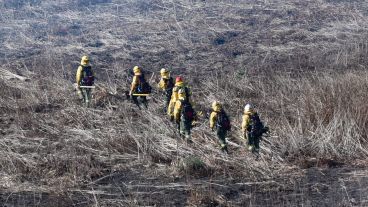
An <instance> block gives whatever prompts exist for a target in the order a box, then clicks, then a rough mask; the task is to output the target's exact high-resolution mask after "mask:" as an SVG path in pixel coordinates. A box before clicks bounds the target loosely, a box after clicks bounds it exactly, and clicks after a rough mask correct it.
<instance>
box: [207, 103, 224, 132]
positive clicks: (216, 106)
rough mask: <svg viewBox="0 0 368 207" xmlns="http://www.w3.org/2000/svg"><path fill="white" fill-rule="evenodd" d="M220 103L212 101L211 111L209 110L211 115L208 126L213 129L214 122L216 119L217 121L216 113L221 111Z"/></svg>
mask: <svg viewBox="0 0 368 207" xmlns="http://www.w3.org/2000/svg"><path fill="white" fill-rule="evenodd" d="M221 109H222V107H221V104H220V103H218V102H214V103H213V104H212V110H213V111H212V112H211V115H210V128H211V129H214V127H215V124H216V121H217V117H218V114H219V113H220V112H221Z"/></svg>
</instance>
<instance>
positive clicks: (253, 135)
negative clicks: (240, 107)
mask: <svg viewBox="0 0 368 207" xmlns="http://www.w3.org/2000/svg"><path fill="white" fill-rule="evenodd" d="M241 130H242V132H243V138H244V139H245V140H246V143H247V147H248V150H249V151H251V152H256V153H258V152H259V143H260V140H261V138H262V135H263V134H264V133H266V132H267V131H268V127H265V126H264V125H263V123H262V122H261V120H260V118H259V116H258V113H257V112H256V111H255V110H254V109H253V107H252V105H251V104H246V105H245V107H244V114H243V121H242V125H241Z"/></svg>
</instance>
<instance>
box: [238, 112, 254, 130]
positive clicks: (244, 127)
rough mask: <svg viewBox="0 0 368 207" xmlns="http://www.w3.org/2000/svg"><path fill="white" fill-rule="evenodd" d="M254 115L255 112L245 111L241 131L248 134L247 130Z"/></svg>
mask: <svg viewBox="0 0 368 207" xmlns="http://www.w3.org/2000/svg"><path fill="white" fill-rule="evenodd" d="M252 115H253V111H244V114H243V122H242V125H241V130H242V132H246V131H247V128H248V126H249V124H250V117H251V116H252Z"/></svg>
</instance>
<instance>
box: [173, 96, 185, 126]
mask: <svg viewBox="0 0 368 207" xmlns="http://www.w3.org/2000/svg"><path fill="white" fill-rule="evenodd" d="M181 100H183V99H178V100H176V101H175V106H174V120H175V121H176V122H179V121H180V116H181V108H182V103H181Z"/></svg>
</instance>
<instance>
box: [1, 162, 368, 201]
mask: <svg viewBox="0 0 368 207" xmlns="http://www.w3.org/2000/svg"><path fill="white" fill-rule="evenodd" d="M218 179H220V180H218ZM367 184H368V174H367V171H366V170H365V169H360V168H351V167H342V168H315V167H313V168H309V169H305V170H304V174H303V175H295V174H290V177H275V178H274V179H272V180H263V181H258V182H244V181H242V180H232V179H229V178H227V179H225V178H224V179H221V178H216V179H208V178H201V179H193V178H191V179H189V178H168V177H152V178H149V177H147V176H143V175H142V173H140V172H132V171H127V172H115V173H113V174H111V175H108V176H106V177H104V178H100V179H98V180H96V181H94V182H92V183H89V184H86V186H85V187H83V188H81V189H75V190H73V189H70V190H69V191H68V192H64V193H62V194H58V193H56V192H55V193H42V192H32V191H25V192H17V193H11V192H6V191H3V192H2V193H1V197H0V201H1V203H2V204H3V206H7V207H11V206H45V207H46V206H51V205H52V206H55V207H57V206H92V205H96V204H97V205H98V206H126V205H129V206H191V205H192V204H193V205H199V206H366V205H368V204H367V202H368V191H367V188H366V186H367ZM55 200H57V201H58V202H57V203H55Z"/></svg>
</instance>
